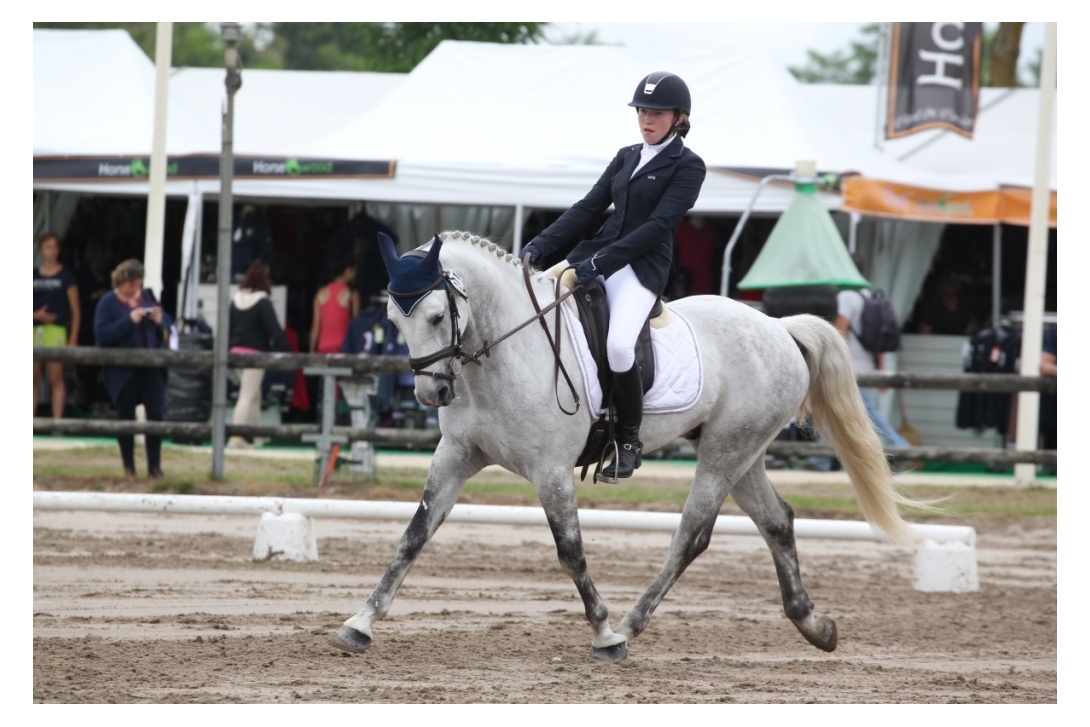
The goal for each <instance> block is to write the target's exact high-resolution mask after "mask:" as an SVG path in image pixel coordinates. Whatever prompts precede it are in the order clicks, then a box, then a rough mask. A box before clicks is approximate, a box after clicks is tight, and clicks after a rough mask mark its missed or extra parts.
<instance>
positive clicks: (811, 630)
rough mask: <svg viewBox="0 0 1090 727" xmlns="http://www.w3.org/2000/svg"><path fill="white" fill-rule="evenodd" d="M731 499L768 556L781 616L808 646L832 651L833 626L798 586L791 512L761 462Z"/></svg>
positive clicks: (798, 575)
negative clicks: (750, 522)
mask: <svg viewBox="0 0 1090 727" xmlns="http://www.w3.org/2000/svg"><path fill="white" fill-rule="evenodd" d="M731 495H732V497H733V498H734V502H735V503H737V505H738V507H740V508H741V509H742V512H744V513H745V514H746V515H749V517H750V518H751V519H752V520H753V522H754V524H755V525H756V526H757V530H758V531H760V533H761V537H763V538H764V541H765V543H766V544H767V545H768V549H769V550H770V551H771V552H772V562H773V563H775V565H776V576H777V578H778V579H779V581H780V595H781V596H782V597H783V611H784V614H786V615H787V618H789V619H790V620H791V623H793V624H795V628H797V629H798V630H799V633H801V634H802V635H803V636H804V637H805V638H806V640H807V641H809V642H810V643H811V644H813V645H814V646H816V647H817V648H819V649H821V650H822V651H832V650H834V649H835V648H836V642H837V633H836V622H835V621H833V620H832V619H831V618H829V617H827V616H824V615H822V614H820V613H818V612H817V611H815V610H814V604H813V602H811V601H810V596H809V595H808V594H807V593H806V588H804V587H803V585H802V575H801V573H800V572H799V558H798V554H797V552H796V550H795V512H794V511H793V510H792V509H791V506H790V505H788V504H787V503H786V502H784V501H783V499H782V498H781V497H780V496H779V494H778V493H777V492H776V490H775V489H774V488H773V487H772V483H771V482H769V481H768V475H767V474H766V473H765V468H764V459H763V458H762V459H760V460H758V461H757V462H756V463H755V464H754V465H753V467H751V468H750V470H749V471H748V472H747V473H746V474H745V475H744V476H743V477H742V479H741V480H739V482H738V484H737V485H736V486H735V488H734V490H733V491H732V493H731Z"/></svg>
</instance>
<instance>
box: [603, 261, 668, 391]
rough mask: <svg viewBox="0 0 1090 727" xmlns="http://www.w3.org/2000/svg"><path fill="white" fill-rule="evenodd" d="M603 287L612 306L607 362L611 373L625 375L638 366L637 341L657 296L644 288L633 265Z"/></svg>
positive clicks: (623, 269)
mask: <svg viewBox="0 0 1090 727" xmlns="http://www.w3.org/2000/svg"><path fill="white" fill-rule="evenodd" d="M599 279H601V278H599ZM602 285H603V287H604V288H605V290H606V301H607V302H608V303H609V333H608V334H607V335H606V358H608V359H609V369H610V371H613V372H614V373H618V374H622V373H624V372H625V371H628V370H630V369H631V368H632V367H633V366H634V365H635V364H636V339H637V338H639V336H640V329H642V328H643V323H644V321H646V320H647V316H648V314H649V313H650V312H651V308H652V307H653V306H654V305H655V300H656V299H657V298H658V296H657V295H655V294H654V293H652V292H651V291H650V290H648V289H647V288H645V287H643V283H641V282H640V279H639V278H637V277H636V273H635V272H633V270H632V266H631V265H625V266H624V267H623V268H621V269H620V270H618V271H617V272H615V273H613V275H610V276H609V278H608V279H605V280H604V281H603V282H602Z"/></svg>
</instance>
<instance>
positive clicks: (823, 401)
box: [780, 315, 935, 544]
mask: <svg viewBox="0 0 1090 727" xmlns="http://www.w3.org/2000/svg"><path fill="white" fill-rule="evenodd" d="M780 321H781V322H782V323H783V324H784V326H785V327H786V328H787V332H788V333H790V334H791V337H792V338H794V339H795V342H796V343H797V344H798V346H799V349H800V350H801V351H802V356H803V358H804V359H805V360H806V367H807V368H808V369H809V370H810V388H809V390H808V391H807V392H806V398H805V399H804V400H803V402H802V404H801V405H800V408H799V416H798V421H799V422H805V421H806V412H807V411H809V412H810V415H811V417H812V419H813V425H814V427H815V428H816V429H817V430H818V432H819V433H820V434H821V435H822V436H823V437H824V438H825V440H826V441H827V442H828V443H829V444H830V445H831V446H832V448H833V450H834V451H835V452H836V455H837V458H838V459H839V460H840V462H841V464H843V465H844V469H845V470H847V472H848V477H849V478H850V479H851V482H852V486H853V487H854V488H855V493H856V496H857V497H858V498H859V506H860V509H861V510H862V511H863V517H865V518H866V519H867V522H869V523H870V524H871V526H872V527H875V528H877V529H878V530H880V531H881V532H882V533H883V534H885V536H886V537H887V538H889V539H890V540H893V541H894V542H898V543H905V544H908V543H911V542H913V541H915V540H916V535H915V533H914V532H913V531H912V528H911V526H909V525H908V524H907V523H906V522H905V521H904V520H902V519H901V515H900V513H899V512H898V510H897V507H898V505H905V506H909V507H917V508H922V509H925V510H932V511H934V510H935V508H933V507H931V506H930V505H929V504H928V503H921V502H916V501H914V500H910V499H909V498H906V497H904V496H903V495H900V494H898V493H897V491H896V490H894V488H893V475H892V473H891V472H890V468H889V462H888V460H887V459H886V454H885V452H884V451H883V449H882V441H881V439H879V437H878V433H877V432H876V431H875V429H874V425H873V424H871V421H870V417H869V416H868V415H867V410H866V408H865V407H864V406H863V400H862V399H861V398H860V395H859V387H858V385H857V384H856V381H855V374H854V373H853V369H852V359H851V353H850V352H849V350H848V345H847V342H846V341H845V340H844V337H843V336H842V335H841V334H840V332H839V331H838V330H836V328H834V327H833V326H832V325H830V324H829V323H828V322H827V321H825V320H823V319H821V318H818V317H817V316H813V315H795V316H788V317H785V318H781V319H780Z"/></svg>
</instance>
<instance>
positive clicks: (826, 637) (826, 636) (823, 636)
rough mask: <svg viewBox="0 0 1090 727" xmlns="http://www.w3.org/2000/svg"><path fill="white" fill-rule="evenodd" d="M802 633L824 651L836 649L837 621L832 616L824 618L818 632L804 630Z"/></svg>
mask: <svg viewBox="0 0 1090 727" xmlns="http://www.w3.org/2000/svg"><path fill="white" fill-rule="evenodd" d="M802 635H803V636H805V637H806V640H807V641H809V642H810V643H811V644H813V645H814V646H816V647H818V648H819V649H821V650H822V651H834V650H835V649H836V638H837V636H836V621H833V620H832V619H831V618H822V621H821V626H820V627H819V628H818V629H817V631H816V633H810V632H807V631H803V632H802Z"/></svg>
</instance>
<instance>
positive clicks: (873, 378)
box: [34, 346, 1056, 394]
mask: <svg viewBox="0 0 1090 727" xmlns="http://www.w3.org/2000/svg"><path fill="white" fill-rule="evenodd" d="M213 356H214V354H213V353H212V352H211V351H171V350H166V349H159V350H146V349H132V348H95V347H93V346H72V347H61V348H51V347H39V348H35V349H34V360H35V361H60V362H61V363H64V364H71V365H77V366H140V367H152V368H178V369H211V368H212V366H213V364H214V358H213ZM227 365H228V366H230V367H232V368H254V369H266V370H268V371H296V370H302V369H304V368H311V367H327V368H328V367H335V368H345V369H351V371H352V373H353V374H384V373H392V374H400V373H408V372H409V371H410V370H411V369H410V368H409V357H408V356H356V355H354V354H348V353H328V354H326V353H255V354H242V353H232V354H229V355H228V356H227ZM486 365H487V363H486ZM856 380H857V381H858V382H859V385H860V386H865V387H875V388H891V389H938V390H944V391H974V392H983V393H991V394H1007V393H1013V392H1017V391H1037V392H1040V393H1042V394H1055V393H1056V379H1052V378H1046V377H1043V376H1018V375H1017V374H909V373H902V372H892V373H873V374H859V375H858V376H857V377H856Z"/></svg>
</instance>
